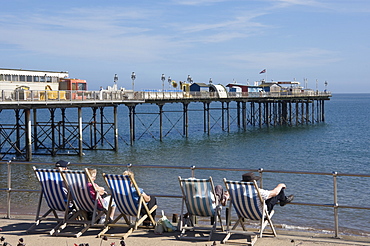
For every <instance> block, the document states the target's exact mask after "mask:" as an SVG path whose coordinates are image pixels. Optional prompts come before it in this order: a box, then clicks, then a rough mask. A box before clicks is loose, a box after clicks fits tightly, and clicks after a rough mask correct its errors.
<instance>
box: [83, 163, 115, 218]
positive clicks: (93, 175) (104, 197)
mask: <svg viewBox="0 0 370 246" xmlns="http://www.w3.org/2000/svg"><path fill="white" fill-rule="evenodd" d="M87 170H88V172H89V174H90V177H91V179H92V181H94V186H95V189H96V190H97V191H98V192H99V195H100V197H101V198H102V199H101V200H98V209H103V208H105V209H106V210H108V209H109V208H108V206H109V201H110V198H111V196H110V195H108V193H107V192H106V191H105V189H104V187H101V186H99V185H98V184H96V183H95V179H96V174H97V171H96V169H93V168H88V169H87ZM88 186H89V191H90V197H91V199H93V200H94V199H95V198H96V192H95V189H94V188H93V186H92V184H91V183H90V182H89V183H88ZM111 207H112V211H111V214H110V216H109V217H110V220H113V217H114V213H115V211H116V204H115V203H114V200H112V205H111ZM104 222H105V215H103V216H102V217H101V219H100V222H99V223H100V224H103V223H104Z"/></svg>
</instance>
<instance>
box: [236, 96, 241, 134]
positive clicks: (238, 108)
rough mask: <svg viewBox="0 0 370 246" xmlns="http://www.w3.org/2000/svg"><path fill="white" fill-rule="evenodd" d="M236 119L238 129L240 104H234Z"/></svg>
mask: <svg viewBox="0 0 370 246" xmlns="http://www.w3.org/2000/svg"><path fill="white" fill-rule="evenodd" d="M236 119H237V120H236V121H237V125H238V128H240V102H236Z"/></svg>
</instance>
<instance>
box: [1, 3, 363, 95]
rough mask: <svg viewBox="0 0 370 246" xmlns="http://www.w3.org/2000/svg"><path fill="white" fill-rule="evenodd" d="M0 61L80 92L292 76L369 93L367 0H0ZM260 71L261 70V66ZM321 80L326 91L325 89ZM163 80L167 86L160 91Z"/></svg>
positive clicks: (342, 90)
mask: <svg viewBox="0 0 370 246" xmlns="http://www.w3.org/2000/svg"><path fill="white" fill-rule="evenodd" d="M0 6H1V11H0V67H1V68H13V69H19V68H22V69H31V70H45V71H68V72H69V76H70V77H71V78H78V79H85V80H86V81H87V82H88V89H90V90H98V89H99V88H100V86H103V87H104V88H105V87H106V86H108V85H113V78H114V75H115V74H117V76H118V86H119V87H123V88H126V89H132V80H131V78H130V77H131V73H132V72H135V74H136V79H135V81H134V87H135V90H143V89H162V81H161V75H162V74H164V75H165V77H166V81H167V78H168V77H169V76H170V77H171V79H172V80H175V81H186V79H187V77H188V75H190V76H191V77H192V79H193V81H194V82H206V83H208V81H209V80H210V78H212V82H213V83H214V84H223V85H227V84H228V83H233V82H236V83H240V84H254V81H259V80H261V79H266V80H268V81H271V80H273V81H291V80H296V81H299V82H301V85H302V86H305V84H306V83H305V81H307V87H308V88H311V89H319V90H324V89H327V90H328V91H331V92H332V93H363V92H366V93H370V1H369V0H320V1H319V0H255V1H254V0H167V1H156V0H105V1H102V0H100V1H96V0H74V1H67V0H66V1H60V0H59V1H54V0H49V1H44V0H43V1H40V0H32V1H29V0H0ZM263 69H266V73H263V74H260V72H261V71H262V70H263ZM325 82H327V87H325ZM168 88H169V85H168V83H167V82H165V89H168Z"/></svg>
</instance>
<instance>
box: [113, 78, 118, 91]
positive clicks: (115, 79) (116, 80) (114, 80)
mask: <svg viewBox="0 0 370 246" xmlns="http://www.w3.org/2000/svg"><path fill="white" fill-rule="evenodd" d="M113 82H114V87H115V88H114V89H115V90H117V82H118V76H117V74H115V75H114V78H113Z"/></svg>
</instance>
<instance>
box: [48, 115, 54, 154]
mask: <svg viewBox="0 0 370 246" xmlns="http://www.w3.org/2000/svg"><path fill="white" fill-rule="evenodd" d="M49 112H50V122H51V126H50V130H51V156H56V148H55V145H56V143H55V108H51V109H49Z"/></svg>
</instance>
